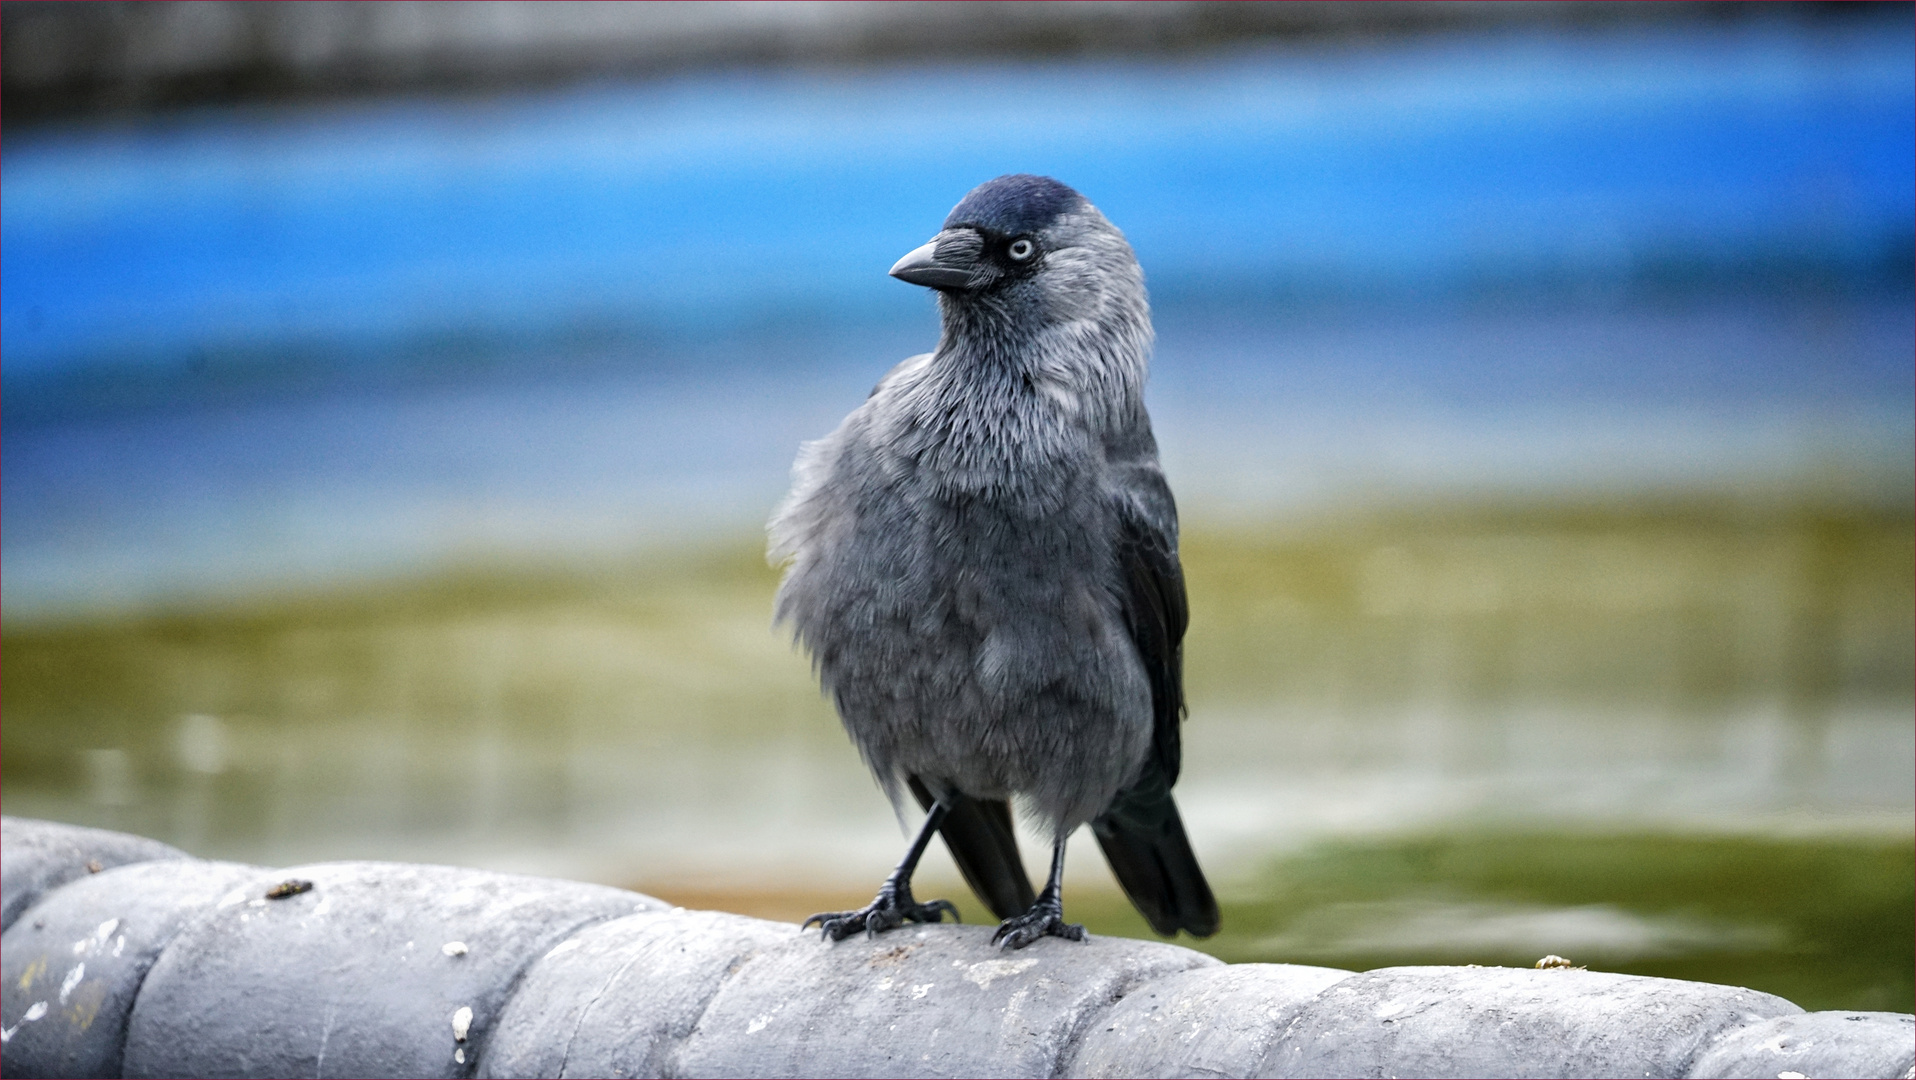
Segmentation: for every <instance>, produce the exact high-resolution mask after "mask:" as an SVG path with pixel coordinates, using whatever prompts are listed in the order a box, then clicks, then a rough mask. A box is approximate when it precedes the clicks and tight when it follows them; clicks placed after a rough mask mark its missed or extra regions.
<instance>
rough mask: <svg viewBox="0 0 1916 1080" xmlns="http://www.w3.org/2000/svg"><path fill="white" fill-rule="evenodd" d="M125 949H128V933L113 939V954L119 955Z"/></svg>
mask: <svg viewBox="0 0 1916 1080" xmlns="http://www.w3.org/2000/svg"><path fill="white" fill-rule="evenodd" d="M125 951H126V935H125V934H121V935H120V936H119V937H117V938H115V939H113V955H115V956H118V955H120V954H121V953H123V952H125Z"/></svg>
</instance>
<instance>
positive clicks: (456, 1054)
mask: <svg viewBox="0 0 1916 1080" xmlns="http://www.w3.org/2000/svg"><path fill="white" fill-rule="evenodd" d="M452 1059H453V1060H454V1061H456V1062H458V1063H459V1064H461V1065H464V1064H465V1063H466V1048H465V1047H463V1046H462V1047H460V1048H459V1049H457V1050H454V1051H453V1052H452Z"/></svg>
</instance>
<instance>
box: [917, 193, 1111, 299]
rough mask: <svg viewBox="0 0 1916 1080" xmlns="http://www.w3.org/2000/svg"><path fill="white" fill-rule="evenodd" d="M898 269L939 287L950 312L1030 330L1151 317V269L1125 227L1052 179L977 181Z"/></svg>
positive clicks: (920, 283)
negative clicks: (1144, 268)
mask: <svg viewBox="0 0 1916 1080" xmlns="http://www.w3.org/2000/svg"><path fill="white" fill-rule="evenodd" d="M891 276H893V277H895V278H897V279H899V280H900V281H907V282H910V283H911V284H913V285H923V286H925V287H927V288H931V289H936V290H938V292H939V294H940V296H941V298H942V300H943V303H942V304H941V306H942V307H944V308H945V310H946V312H947V314H948V315H960V314H966V313H969V314H973V315H984V316H987V317H989V319H990V321H992V322H1000V321H1002V320H1003V319H1006V318H1009V319H1013V320H1017V321H1018V322H1020V323H1022V324H1024V325H1027V326H1030V327H1031V328H1032V329H1037V328H1038V327H1041V326H1043V325H1055V324H1057V323H1060V322H1074V321H1080V320H1087V319H1089V320H1095V321H1099V322H1110V321H1112V320H1114V319H1115V320H1119V321H1129V320H1130V319H1132V318H1144V317H1147V316H1146V315H1145V312H1146V310H1147V309H1146V306H1145V298H1144V275H1143V273H1142V272H1141V271H1140V270H1139V269H1138V261H1137V258H1136V256H1134V255H1133V254H1132V252H1131V245H1130V244H1129V243H1127V242H1126V241H1125V239H1124V234H1123V233H1121V232H1119V231H1118V229H1117V227H1116V226H1114V225H1112V224H1111V223H1110V222H1109V221H1107V220H1105V217H1104V215H1103V214H1101V213H1099V212H1098V208H1097V207H1095V206H1092V205H1091V203H1090V202H1088V201H1087V200H1086V199H1085V197H1084V196H1082V195H1080V194H1078V193H1077V192H1076V191H1073V190H1072V189H1070V188H1069V187H1066V186H1065V185H1063V184H1061V183H1059V182H1058V181H1056V180H1053V179H1051V178H1050V177H1048V176H1031V175H1028V174H1024V173H1017V174H1013V175H1010V176H1000V177H998V178H997V179H996V180H989V181H986V182H985V183H983V184H980V185H978V186H977V187H976V188H973V189H972V191H971V193H970V194H968V195H966V196H965V197H964V200H963V201H961V202H960V203H959V204H958V205H957V206H956V207H954V208H953V209H952V211H951V214H950V216H948V217H946V218H945V227H944V229H943V230H942V231H940V232H939V234H938V235H937V236H935V237H933V238H932V239H931V242H930V243H927V244H925V245H924V246H922V247H919V248H917V249H915V250H913V251H911V252H910V253H908V254H907V255H906V256H905V257H904V258H902V259H900V260H898V263H897V264H896V265H895V266H893V267H892V268H891Z"/></svg>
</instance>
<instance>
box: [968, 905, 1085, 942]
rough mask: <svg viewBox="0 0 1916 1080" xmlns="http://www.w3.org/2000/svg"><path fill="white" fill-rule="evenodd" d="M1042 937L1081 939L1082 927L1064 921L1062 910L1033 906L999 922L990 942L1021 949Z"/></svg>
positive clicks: (1082, 937)
mask: <svg viewBox="0 0 1916 1080" xmlns="http://www.w3.org/2000/svg"><path fill="white" fill-rule="evenodd" d="M1043 937H1061V938H1064V939H1065V940H1066V941H1083V940H1084V927H1083V926H1082V925H1080V924H1078V923H1068V922H1065V921H1064V913H1063V912H1062V911H1051V910H1046V909H1045V908H1044V907H1042V906H1040V907H1034V908H1032V909H1031V910H1030V911H1027V912H1025V913H1024V914H1023V915H1019V916H1016V917H1015V918H1010V919H1006V920H1005V921H1004V922H1002V923H1000V924H999V925H998V932H997V933H995V934H993V935H991V943H992V944H993V945H996V946H998V947H1000V948H1004V949H1022V948H1024V947H1025V946H1026V945H1029V944H1031V943H1032V942H1034V941H1037V940H1038V939H1039V938H1043Z"/></svg>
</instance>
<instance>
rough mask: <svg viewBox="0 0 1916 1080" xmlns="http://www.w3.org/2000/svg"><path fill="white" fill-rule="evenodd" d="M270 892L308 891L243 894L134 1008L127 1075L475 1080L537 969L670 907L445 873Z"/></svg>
mask: <svg viewBox="0 0 1916 1080" xmlns="http://www.w3.org/2000/svg"><path fill="white" fill-rule="evenodd" d="M270 876H271V877H272V878H275V879H299V880H310V881H311V882H312V883H313V885H312V888H311V889H310V890H308V891H305V892H301V893H299V894H297V895H293V896H288V897H286V898H284V899H278V900H269V899H266V898H265V895H264V892H263V891H262V890H261V889H259V888H256V887H255V888H247V889H244V890H235V891H233V892H230V893H228V894H227V895H226V896H224V897H222V898H221V899H220V900H219V901H218V902H217V903H216V904H215V905H214V910H213V911H212V912H211V913H209V914H208V915H207V916H206V917H204V918H202V919H200V920H198V921H197V922H195V923H194V924H193V925H191V926H189V927H187V928H186V929H185V930H184V931H183V932H182V933H181V934H180V935H179V936H178V937H177V938H175V939H174V941H173V944H172V946H171V947H170V948H168V949H167V950H166V951H165V952H164V953H162V954H161V956H160V959H159V961H158V962H157V963H155V964H154V965H153V969H152V971H151V972H150V973H149V974H148V975H147V978H146V985H145V986H144V987H142V988H141V991H140V995H139V1001H138V1002H137V1004H135V1006H134V1008H133V1015H132V1019H131V1022H130V1023H129V1024H128V1026H127V1040H126V1056H125V1059H124V1071H125V1075H127V1076H196V1075H207V1074H208V1073H210V1072H217V1073H219V1074H220V1075H223V1076H265V1077H281V1076H448V1077H450V1076H466V1075H470V1074H471V1071H472V1069H473V1068H474V1066H475V1065H476V1064H477V1061H478V1059H480V1058H481V1057H483V1055H484V1053H485V1042H486V1035H487V1034H488V1032H490V1031H491V1030H492V1027H493V1025H494V1024H495V1023H496V1022H497V1020H498V1017H499V1014H500V1012H501V1011H502V1010H503V1009H504V1008H505V1005H506V1001H507V999H508V996H509V994H510V993H511V990H512V987H513V984H514V983H515V981H516V980H517V979H518V977H519V974H520V972H522V971H523V970H524V969H525V968H526V966H527V965H529V964H530V963H531V962H532V961H534V960H536V959H537V958H539V957H540V956H542V955H544V954H545V953H546V952H548V951H550V950H551V949H552V947H553V946H554V945H557V944H558V943H559V942H561V941H563V940H564V939H566V938H567V937H570V936H571V935H572V934H574V933H576V932H577V931H578V930H579V929H580V928H581V927H582V926H585V925H586V924H589V923H593V922H600V921H604V920H607V919H614V918H618V917H620V916H623V915H630V914H632V913H633V912H636V911H645V910H659V909H663V908H664V907H665V905H664V904H662V903H660V902H659V901H657V900H653V899H652V898H650V897H647V896H641V895H639V894H637V893H630V892H625V891H623V890H620V889H608V888H604V887H601V886H595V885H580V884H575V883H570V882H563V881H550V880H546V879H541V878H528V877H517V876H513V875H508V874H492V873H485V872H482V871H477V870H459V869H454V868H452V867H442V866H412V865H407V864H402V863H326V864H320V865H316V866H305V867H294V868H291V869H288V870H284V871H277V872H275V873H273V874H272V875H270ZM462 1009H463V1010H469V1011H468V1012H465V1013H464V1014H463V1016H464V1017H465V1020H464V1024H463V1030H459V1028H460V1027H461V1023H460V1020H459V1017H460V1016H461V1015H462V1014H461V1012H460V1010H462Z"/></svg>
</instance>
